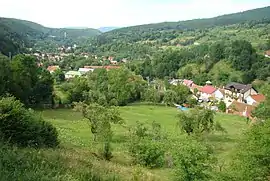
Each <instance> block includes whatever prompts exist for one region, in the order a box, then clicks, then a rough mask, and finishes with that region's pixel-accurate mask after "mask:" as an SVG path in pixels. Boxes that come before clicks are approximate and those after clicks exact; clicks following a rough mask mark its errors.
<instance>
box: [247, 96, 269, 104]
mask: <svg viewBox="0 0 270 181" xmlns="http://www.w3.org/2000/svg"><path fill="white" fill-rule="evenodd" d="M265 99H266V98H265V96H264V95H262V94H257V95H250V96H248V97H247V99H246V101H247V104H248V105H252V106H257V105H259V104H260V103H261V102H263V101H265Z"/></svg>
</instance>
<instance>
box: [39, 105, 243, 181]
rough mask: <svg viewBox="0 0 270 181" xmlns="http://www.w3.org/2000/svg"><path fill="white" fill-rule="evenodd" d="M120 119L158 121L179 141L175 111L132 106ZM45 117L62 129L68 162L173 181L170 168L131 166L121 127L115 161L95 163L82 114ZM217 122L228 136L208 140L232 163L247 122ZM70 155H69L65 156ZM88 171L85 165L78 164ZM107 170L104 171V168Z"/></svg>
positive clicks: (224, 118)
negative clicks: (237, 142)
mask: <svg viewBox="0 0 270 181" xmlns="http://www.w3.org/2000/svg"><path fill="white" fill-rule="evenodd" d="M120 110H121V116H122V117H123V118H124V120H125V121H126V125H133V124H134V123H135V122H136V121H141V122H144V123H147V124H149V125H150V124H151V123H152V121H156V122H159V123H160V124H161V125H162V127H163V129H164V131H166V132H167V133H169V135H170V137H171V138H177V136H178V134H179V130H178V128H177V126H176V121H177V118H176V115H177V110H176V109H175V108H168V107H158V106H144V105H140V106H137V105H133V106H126V107H122V108H120ZM42 114H43V116H44V117H45V118H46V119H47V120H49V121H50V122H52V123H53V124H54V125H55V126H56V127H57V128H58V130H59V133H60V139H61V141H62V147H64V148H63V150H65V151H63V154H64V155H65V156H67V160H69V161H71V160H74V161H75V162H78V159H83V160H84V161H85V162H89V161H90V160H91V163H92V164H93V167H94V168H95V169H97V170H108V171H109V172H115V173H118V174H119V175H121V178H122V179H124V180H130V179H132V175H134V174H135V173H137V171H138V169H139V170H141V172H142V173H144V174H143V175H144V176H142V175H140V177H144V178H145V179H146V180H170V178H171V176H172V172H171V171H170V170H167V169H157V170H147V169H145V168H140V167H137V166H130V164H131V158H130V157H129V156H128V154H127V148H126V146H125V143H126V140H127V138H128V137H127V134H128V130H127V129H126V128H124V127H121V126H115V127H114V128H113V129H114V134H115V135H114V139H113V147H114V152H113V154H114V156H115V157H114V158H113V160H112V161H111V162H110V163H108V162H104V161H100V160H96V159H94V158H93V157H92V153H91V151H94V145H92V142H91V140H92V138H91V133H90V129H89V125H88V123H87V121H86V120H85V121H83V120H82V117H81V115H80V114H79V113H75V112H72V111H70V110H47V111H43V112H42ZM216 119H217V120H219V121H220V122H221V124H222V125H223V126H224V127H225V128H226V129H227V131H228V135H222V134H218V133H216V134H214V135H212V136H208V139H207V140H208V141H209V142H210V143H212V144H213V145H214V146H215V151H216V154H217V156H218V158H219V162H220V164H222V163H223V162H224V161H225V162H226V163H228V162H230V155H231V154H232V153H233V148H234V146H235V143H236V141H237V140H238V139H239V138H240V135H241V133H242V131H243V130H244V129H246V128H247V125H246V124H245V120H244V119H243V118H240V117H238V116H231V115H225V114H217V115H216ZM66 154H67V155H66ZM79 166H80V167H81V168H82V169H85V166H84V165H79ZM102 168H104V169H102ZM137 174H138V173H137Z"/></svg>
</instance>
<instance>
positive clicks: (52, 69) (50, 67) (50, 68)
mask: <svg viewBox="0 0 270 181" xmlns="http://www.w3.org/2000/svg"><path fill="white" fill-rule="evenodd" d="M57 69H60V67H59V66H49V67H48V68H47V70H48V71H49V72H50V73H53V72H55V71H56V70H57Z"/></svg>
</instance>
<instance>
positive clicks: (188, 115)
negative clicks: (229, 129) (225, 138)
mask: <svg viewBox="0 0 270 181" xmlns="http://www.w3.org/2000/svg"><path fill="white" fill-rule="evenodd" d="M178 118H179V122H178V125H179V126H180V128H181V130H183V131H184V132H186V133H187V134H188V135H190V134H192V133H195V134H200V133H204V132H206V133H209V132H211V131H212V130H214V128H215V121H214V112H213V111H211V110H208V109H200V108H196V109H194V110H190V111H189V112H184V111H182V112H180V113H179V114H178Z"/></svg>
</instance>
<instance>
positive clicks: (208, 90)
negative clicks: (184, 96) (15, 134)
mask: <svg viewBox="0 0 270 181" xmlns="http://www.w3.org/2000/svg"><path fill="white" fill-rule="evenodd" d="M216 90H217V89H216V88H215V87H213V86H210V85H205V86H203V87H202V88H201V89H199V92H200V94H201V96H200V99H202V100H208V99H209V98H210V97H215V94H214V93H215V92H216Z"/></svg>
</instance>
